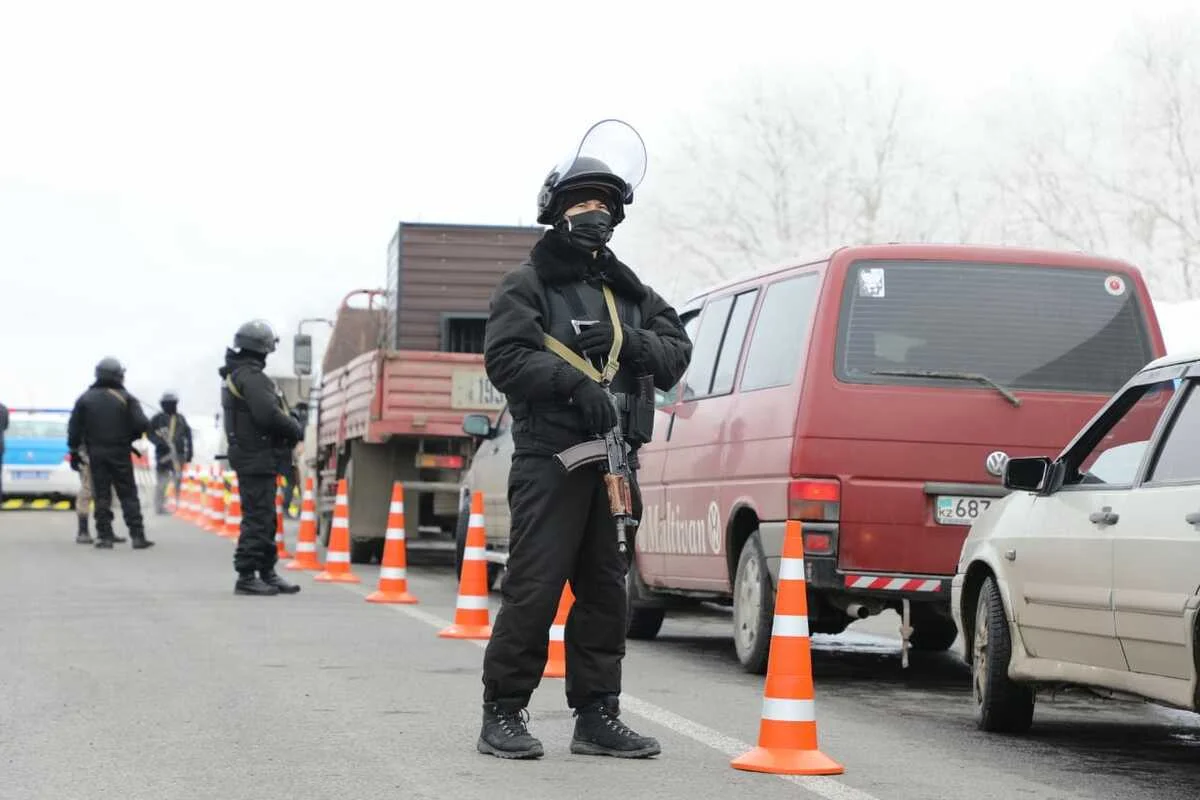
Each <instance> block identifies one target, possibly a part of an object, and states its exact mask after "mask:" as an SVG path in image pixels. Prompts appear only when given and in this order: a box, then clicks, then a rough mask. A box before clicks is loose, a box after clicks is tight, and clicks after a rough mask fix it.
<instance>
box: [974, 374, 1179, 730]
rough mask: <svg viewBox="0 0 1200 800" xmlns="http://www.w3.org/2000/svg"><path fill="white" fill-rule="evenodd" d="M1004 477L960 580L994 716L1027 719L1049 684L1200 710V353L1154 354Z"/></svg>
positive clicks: (990, 717) (980, 705)
mask: <svg viewBox="0 0 1200 800" xmlns="http://www.w3.org/2000/svg"><path fill="white" fill-rule="evenodd" d="M1004 485H1005V486H1006V487H1007V488H1008V489H1009V490H1010V494H1009V495H1008V496H1007V497H1005V498H1004V499H1003V500H1001V501H1000V502H999V503H995V504H993V506H992V507H991V508H990V509H989V510H988V511H987V512H986V513H985V514H984V515H983V516H982V517H981V518H980V519H979V520H978V521H977V522H976V523H975V524H974V526H973V527H972V528H971V531H970V533H969V535H968V537H967V539H966V541H965V542H964V544H963V549H962V555H961V558H960V560H959V564H958V570H957V574H956V575H955V577H954V580H953V582H952V585H951V610H952V613H953V614H954V620H955V622H956V623H957V625H958V628H959V630H960V631H961V632H962V635H963V639H964V641H965V651H966V658H967V661H968V662H969V663H970V665H971V674H972V683H973V689H974V691H973V698H974V703H975V711H976V720H977V723H978V725H979V727H981V728H982V729H984V730H988V731H1003V732H1009V733H1020V732H1024V731H1025V730H1027V729H1028V728H1029V727H1030V726H1031V724H1032V722H1033V709H1034V702H1035V697H1036V691H1037V690H1038V689H1039V688H1042V687H1064V686H1066V687H1084V688H1087V689H1090V690H1093V691H1096V692H1098V693H1100V694H1103V695H1104V696H1115V697H1132V698H1140V699H1147V700H1150V701H1153V702H1156V703H1160V704H1163V705H1167V706H1172V707H1176V708H1182V709H1186V710H1190V711H1200V685H1198V684H1197V672H1198V667H1197V665H1198V664H1200V631H1198V625H1200V354H1194V355H1191V356H1167V357H1165V358H1160V359H1158V360H1157V361H1154V362H1152V363H1150V364H1148V365H1147V366H1146V367H1144V368H1143V369H1142V370H1141V371H1140V372H1138V374H1137V375H1135V376H1134V377H1133V378H1131V379H1130V380H1129V382H1128V383H1126V385H1125V386H1124V387H1123V388H1122V389H1121V390H1120V391H1118V392H1117V393H1116V394H1115V395H1114V396H1113V397H1112V398H1111V399H1110V400H1109V402H1108V403H1107V404H1106V405H1105V406H1104V408H1103V409H1101V411H1100V412H1099V413H1098V414H1097V415H1096V417H1095V418H1093V419H1092V420H1091V421H1090V422H1089V423H1088V424H1087V425H1086V426H1084V428H1083V430H1082V431H1081V432H1080V433H1079V434H1078V435H1077V436H1076V437H1075V438H1074V440H1073V441H1071V443H1070V444H1068V445H1067V447H1066V449H1065V450H1063V452H1062V453H1061V454H1060V455H1059V456H1058V457H1057V458H1055V459H1048V458H1014V459H1012V460H1011V461H1009V462H1008V464H1007V466H1006V468H1005V474H1004Z"/></svg>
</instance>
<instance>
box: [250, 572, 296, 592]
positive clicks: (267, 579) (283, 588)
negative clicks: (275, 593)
mask: <svg viewBox="0 0 1200 800" xmlns="http://www.w3.org/2000/svg"><path fill="white" fill-rule="evenodd" d="M259 574H260V575H262V580H263V583H266V584H269V585H271V586H274V587H275V588H276V589H278V590H279V593H280V594H295V593H296V592H298V591H300V587H299V586H297V585H296V584H294V583H288V582H287V581H285V580H284V579H283V578H281V577H279V573H277V572H276V571H275V570H273V569H271V570H266V571H264V572H260V573H259Z"/></svg>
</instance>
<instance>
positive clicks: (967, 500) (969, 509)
mask: <svg viewBox="0 0 1200 800" xmlns="http://www.w3.org/2000/svg"><path fill="white" fill-rule="evenodd" d="M993 502H994V501H993V500H992V498H989V497H962V496H959V495H941V496H939V497H938V498H937V506H936V510H937V515H936V517H935V519H936V520H937V522H938V524H939V525H971V524H973V523H974V522H975V520H977V519H979V515H980V514H982V513H983V512H984V511H987V510H988V507H989V506H991V504H992V503H993Z"/></svg>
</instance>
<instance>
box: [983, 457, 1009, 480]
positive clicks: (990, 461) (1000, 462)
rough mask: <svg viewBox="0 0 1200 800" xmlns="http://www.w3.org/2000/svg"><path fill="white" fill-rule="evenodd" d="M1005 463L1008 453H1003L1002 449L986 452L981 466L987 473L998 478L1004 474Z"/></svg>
mask: <svg viewBox="0 0 1200 800" xmlns="http://www.w3.org/2000/svg"><path fill="white" fill-rule="evenodd" d="M1007 463H1008V453H1005V452H1004V451H1003V450H995V451H993V452H991V453H988V457H987V460H985V461H984V462H983V466H984V468H985V469H986V470H987V471H988V474H989V475H994V476H995V477H997V478H1000V477H1003V475H1004V465H1005V464H1007Z"/></svg>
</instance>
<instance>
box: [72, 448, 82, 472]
mask: <svg viewBox="0 0 1200 800" xmlns="http://www.w3.org/2000/svg"><path fill="white" fill-rule="evenodd" d="M82 463H83V459H82V458H80V457H79V453H77V452H75V451H74V450H72V451H71V469H73V470H75V471H76V472H79V465H80V464H82Z"/></svg>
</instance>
